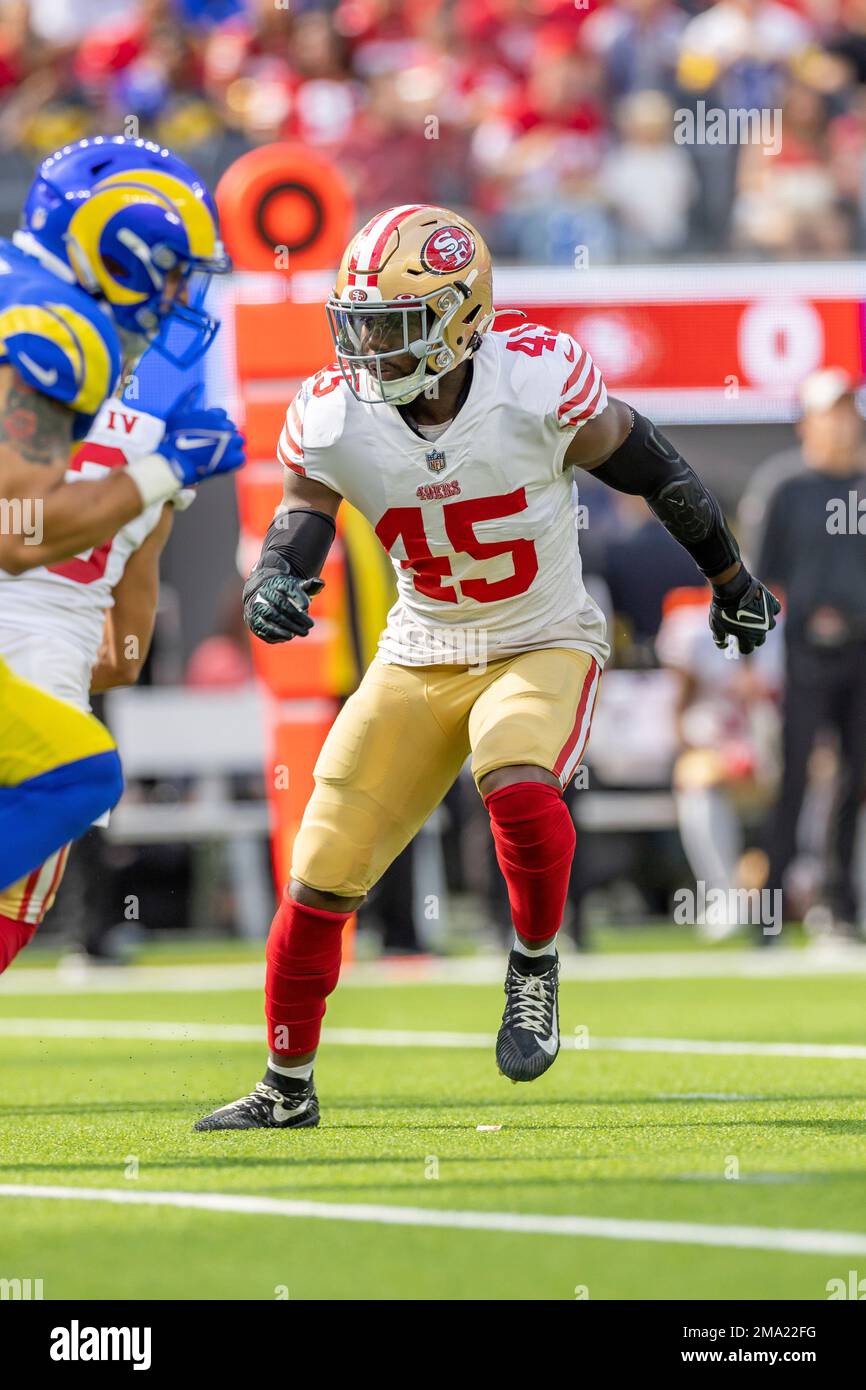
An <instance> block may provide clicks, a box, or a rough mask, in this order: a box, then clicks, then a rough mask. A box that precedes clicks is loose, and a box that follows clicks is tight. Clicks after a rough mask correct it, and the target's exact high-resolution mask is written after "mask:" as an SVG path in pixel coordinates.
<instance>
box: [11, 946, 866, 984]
mask: <svg viewBox="0 0 866 1390" xmlns="http://www.w3.org/2000/svg"><path fill="white" fill-rule="evenodd" d="M262 956H263V957H264V942H262ZM504 968H505V957H504V954H503V956H501V957H500V956H497V955H490V956H473V957H469V958H466V957H460V958H458V959H444V960H443V959H441V958H438V957H419V958H407V959H404V960H399V959H398V960H384V961H382V960H377V961H359V962H357V963H356V964H354V965H351V966H349V967H347V969H346V970H345V971H344V972H343V976H342V978H341V980H340V988H341V989H365V988H370V987H376V988H378V987H380V986H400V985H403V986H405V985H442V984H447V985H487V984H496V985H501V984H502V979H503V973H504ZM851 974H855V975H863V974H866V946H862V945H855V944H848V945H846V944H841V943H840V944H833V945H828V946H821V947H820V948H818V947H816V948H812V949H804V950H799V949H794V948H792V947H785V946H780V947H776V948H773V949H770V950H751V949H750V950H745V949H744V950H739V949H738V950H723V951H714V950H712V949H707V950H706V951H703V950H698V951H646V952H643V951H641V952H637V951H636V952H622V953H613V954H610V953H609V954H607V955H597V956H592V955H590V956H577V955H566V956H564V957H563V959H562V966H561V978H562V979H563V980H583V981H586V982H587V983H592V982H594V981H602V982H603V981H614V980H700V979H725V978H728V979H760V980H766V979H786V978H788V977H791V976H795V977H796V976H802V975H806V976H810V977H811V976H814V975H851ZM263 983H264V960H263V959H262V961H252V962H249V961H247V962H240V961H239V962H238V963H237V964H235V965H227V964H213V963H209V964H202V965H131V966H120V967H118V966H96V967H81V966H79V965H78V964H77V963H75V964H73V965H69V966H67V965H63V966H61V967H60V969H58V970H49V969H44V968H34V967H32V966H31V967H27V966H26V965H19V966H15V967H13V969H12V970H10V971H8V973H7V974H5V975H4V976H3V979H2V982H0V997H2V995H3V994H33V995H41V994H162V993H166V994H174V993H183V994H186V993H189V994H198V993H209V992H213V991H218V992H223V991H226V992H229V991H234V990H242V989H260V988H261V987H262V985H263Z"/></svg>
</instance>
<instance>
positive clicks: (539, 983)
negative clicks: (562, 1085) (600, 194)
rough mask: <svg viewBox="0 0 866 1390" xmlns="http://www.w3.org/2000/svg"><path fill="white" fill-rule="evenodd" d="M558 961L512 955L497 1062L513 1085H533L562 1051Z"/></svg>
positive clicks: (497, 1043)
mask: <svg viewBox="0 0 866 1390" xmlns="http://www.w3.org/2000/svg"><path fill="white" fill-rule="evenodd" d="M558 985H559V957H558V956H554V957H553V958H552V959H551V957H550V956H538V957H536V958H535V959H534V960H533V959H532V958H531V957H529V956H524V955H521V954H520V952H519V951H512V952H511V955H510V956H509V958H508V974H507V975H506V976H505V1013H504V1014H503V1015H502V1027H501V1028H500V1030H499V1036H498V1037H497V1039H496V1060H497V1062H498V1063H499V1070H500V1071H501V1073H502V1075H503V1076H507V1077H508V1079H509V1080H510V1081H534V1080H535V1078H536V1077H537V1076H541V1074H542V1072H545V1071H547V1068H548V1067H552V1066H553V1063H554V1062H555V1061H556V1054H557V1053H558V1051H559V996H558Z"/></svg>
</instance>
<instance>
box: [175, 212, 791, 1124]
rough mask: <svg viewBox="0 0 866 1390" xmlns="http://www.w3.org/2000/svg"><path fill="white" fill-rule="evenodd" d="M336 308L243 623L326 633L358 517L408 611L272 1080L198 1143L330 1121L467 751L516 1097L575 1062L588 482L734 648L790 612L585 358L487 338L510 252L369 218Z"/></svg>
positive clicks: (296, 411)
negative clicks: (329, 601) (321, 1065)
mask: <svg viewBox="0 0 866 1390" xmlns="http://www.w3.org/2000/svg"><path fill="white" fill-rule="evenodd" d="M327 308H328V320H329V324H330V327H331V333H332V337H333V340H334V344H335V348H336V353H337V366H335V367H329V368H325V369H324V370H322V371H321V372H319V373H317V374H316V375H315V376H313V377H311V378H309V379H308V380H307V381H305V382H304V383H303V384H302V386H301V388H300V390H299V391H298V393H297V395H296V397H295V399H294V400H293V401H292V403H291V404H290V406H289V409H288V411H287V415H286V424H285V428H284V429H283V432H282V435H281V437H280V441H279V445H278V449H277V453H278V457H279V459H280V460H281V462H282V464H283V466H284V468H285V473H284V488H283V502H282V506H281V507H280V508H279V509H278V511H277V515H276V516H275V518H274V521H273V523H272V525H271V527H270V528H269V530H268V532H267V535H266V537H265V540H264V544H263V547H262V554H261V558H260V559H259V561H258V563H257V565H256V566H255V568H254V570H253V573H252V575H251V576H250V578H249V580H248V581H247V585H246V589H245V602H244V611H245V615H246V621H247V624H248V626H249V627H250V629H251V631H252V632H253V633H254V634H255V635H256V636H258V637H260V638H261V639H262V640H265V641H268V642H283V641H287V640H289V639H291V638H293V637H296V636H304V635H305V634H306V633H308V632H309V631H310V628H311V627H312V625H313V619H312V617H311V616H310V613H309V611H308V610H309V608H310V601H311V599H312V598H313V596H314V595H315V594H316V593H317V592H318V591H319V589H320V588H321V580H320V579H319V575H320V573H321V570H322V567H323V565H324V562H325V559H326V557H327V554H328V552H329V550H330V547H331V544H332V542H333V539H334V534H335V521H334V518H335V517H336V514H337V511H338V509H339V507H340V504H341V501H342V500H343V499H344V498H345V499H346V500H347V501H349V502H350V503H351V504H352V505H354V506H355V507H357V509H358V510H359V511H360V512H361V513H362V514H363V515H364V516H366V517H367V519H368V521H369V522H370V523H371V525H372V526H373V527H374V529H375V531H376V534H377V536H378V538H379V540H380V542H381V544H382V546H383V547H384V549H385V550H386V551H388V552H389V553H390V555H391V558H392V563H393V566H394V570H395V573H396V577H397V590H398V599H397V602H396V604H395V605H394V607H393V608H392V609H391V613H390V614H389V618H388V623H387V625H386V627H385V631H384V632H383V634H382V636H381V638H380V642H379V651H378V655H377V657H376V659H375V660H374V661H373V662H372V663H371V664H370V666H369V668H368V670H367V672H366V674H365V676H364V679H363V680H362V682H361V685H360V687H359V688H358V690H357V691H356V692H355V694H354V695H353V696H352V697H351V699H349V700H348V701H347V702H346V704H345V705H344V707H343V709H342V710H341V711H340V713H339V715H338V716H337V719H336V721H335V722H334V724H333V726H332V728H331V730H330V733H329V734H328V737H327V739H326V740H325V743H324V746H323V748H322V751H321V753H320V756H319V759H318V761H317V764H316V768H315V789H314V791H313V794H312V797H311V799H310V801H309V803H308V805H307V808H306V811H305V813H304V817H303V821H302V824H301V828H300V831H299V833H298V836H297V838H296V840H295V844H294V853H293V863H292V873H291V881H290V884H289V886H288V889H287V891H286V893H285V895H284V897H283V899H282V902H281V904H280V907H279V909H278V911H277V914H276V917H275V918H274V922H273V924H272V927H271V933H270V936H269V940H268V948H267V975H266V986H265V999H266V1006H265V1007H266V1014H267V1019H268V1041H269V1045H270V1053H269V1057H268V1062H267V1068H266V1071H265V1075H264V1078H263V1080H262V1081H261V1082H259V1083H258V1085H257V1086H256V1088H255V1090H253V1091H252V1092H251V1093H250V1094H249V1095H246V1096H243V1097H242V1098H241V1099H240V1100H238V1101H235V1102H233V1103H231V1104H228V1105H224V1106H221V1107H219V1108H218V1109H217V1110H215V1111H214V1112H213V1113H212V1114H210V1115H207V1116H205V1117H203V1118H202V1119H201V1120H199V1121H198V1123H197V1125H196V1128H197V1129H199V1130H225V1129H258V1128H289V1127H301V1126H309V1125H315V1124H317V1123H318V1118H319V1109H318V1100H317V1097H316V1092H315V1085H314V1080H313V1067H314V1062H315V1055H316V1049H317V1046H318V1042H319V1036H320V1031H321V1022H322V1017H323V1015H324V1012H325V1006H326V1000H327V997H328V995H329V994H330V993H331V992H332V991H333V989H334V988H335V987H336V984H337V980H338V977H339V972H340V960H341V938H342V931H343V927H344V925H345V923H346V922H347V920H348V918H349V916H350V915H351V913H352V912H353V911H354V910H355V909H356V908H357V907H359V906H360V904H361V903H362V902H363V900H364V898H365V896H366V894H367V893H368V891H369V890H370V888H371V887H372V886H373V885H374V884H375V883H376V882H377V881H378V879H379V878H380V877H381V875H382V873H383V872H384V870H385V869H386V868H387V866H388V865H389V864H391V863H392V862H393V861H394V859H395V858H396V856H397V855H398V854H399V853H400V851H401V850H402V849H403V847H404V846H405V845H406V844H407V843H408V842H409V840H411V839H412V837H413V835H414V834H415V833H416V832H417V830H418V829H419V827H420V826H421V825H422V824H423V823H424V821H425V820H426V819H427V817H428V816H429V815H430V813H431V812H432V811H433V810H434V809H435V807H436V806H437V805H438V804H439V803H440V801H441V800H442V798H443V796H444V795H445V793H446V792H447V791H448V790H449V788H450V787H451V786H452V784H453V783H454V781H455V779H456V777H457V774H458V772H459V771H460V768H461V766H462V765H463V763H464V762H465V760H466V757H467V755H469V754H470V753H471V755H472V773H473V776H474V779H475V782H476V785H477V787H478V790H479V793H480V795H481V797H482V799H483V800H484V803H485V806H486V808H487V812H488V814H489V816H490V822H491V828H492V833H493V836H494V840H495V842H496V850H497V858H498V860H499V866H500V869H501V872H502V874H503V877H504V879H505V881H506V884H507V887H508V895H509V901H510V904H511V913H512V921H513V924H514V930H515V935H514V942H513V947H512V950H511V953H510V956H509V958H508V963H507V967H506V978H505V997H506V1003H505V1010H504V1013H503V1018H502V1025H501V1027H500V1030H499V1034H498V1037H497V1043H496V1060H497V1064H498V1066H499V1069H500V1071H501V1072H502V1073H503V1074H504V1075H505V1076H506V1077H508V1078H509V1079H510V1080H512V1081H515V1082H516V1081H532V1080H534V1079H536V1078H537V1077H539V1076H540V1075H542V1073H543V1072H545V1071H546V1070H547V1069H548V1067H550V1066H551V1065H552V1064H553V1062H554V1061H555V1059H556V1056H557V1053H558V1051H559V1014H558V995H557V985H558V970H559V965H558V957H557V953H556V937H557V933H558V931H559V928H560V925H561V921H562V915H563V908H564V904H565V898H566V893H567V890H568V881H569V874H570V871H571V861H572V855H573V851H574V844H575V832H574V825H573V823H572V820H571V816H570V815H569V812H568V808H567V806H566V804H565V802H564V800H563V790H564V788H565V787H566V786H567V785H568V783H569V781H570V780H571V778H572V776H573V775H574V773H575V771H576V770H577V768H578V767H579V766H580V762H581V758H582V755H583V752H584V749H585V747H586V744H587V740H588V738H589V730H590V724H591V720H592V713H593V708H594V703H595V697H596V694H597V691H598V686H599V680H600V676H601V667H602V665H603V663H604V661H605V660H606V658H607V655H608V650H609V649H608V646H607V642H606V640H605V630H604V620H603V618H602V615H601V613H600V611H599V609H598V608H597V606H596V605H595V604H594V603H593V601H592V600H591V599H590V597H589V595H588V594H587V592H586V589H585V587H584V584H583V580H582V576H581V565H580V555H579V551H578V546H577V527H576V519H577V518H576V514H575V510H574V497H573V492H574V489H573V478H574V474H573V471H572V470H573V469H590V470H593V471H595V473H596V476H597V477H598V478H599V479H600V481H602V482H604V483H606V484H607V485H608V486H610V487H613V488H615V489H617V490H618V491H622V492H626V493H632V494H638V495H640V496H644V497H646V498H647V499H648V501H649V503H650V506H651V507H652V509H653V511H654V512H655V515H656V516H657V517H658V518H659V520H660V521H661V522H662V524H663V525H664V526H665V527H666V528H667V529H668V530H669V531H670V532H671V533H672V534H673V536H674V537H675V538H676V539H677V540H678V541H679V542H680V543H681V544H682V545H683V546H684V547H685V549H686V550H687V551H688V552H689V554H690V555H691V557H692V559H693V560H694V562H695V564H696V565H697V567H698V569H699V570H700V571H702V572H703V574H704V575H705V576H706V577H707V578H708V579H709V580H710V581H711V583H712V585H713V597H712V602H711V606H710V613H709V618H710V626H711V629H712V633H713V640H714V641H715V643H716V645H717V646H719V647H725V646H726V645H727V643H728V641H729V639H733V640H735V641H737V642H738V643H739V644H740V647H741V649H742V651H743V652H744V653H746V652H750V651H752V650H753V649H754V647H756V646H760V645H761V643H763V642H764V640H765V638H766V636H767V633H768V632H769V631H770V630H771V628H773V627H774V626H775V614H776V612H778V609H779V605H778V603H777V601H776V600H775V598H774V597H773V596H772V595H771V594H770V593H769V591H768V590H767V589H766V588H765V587H764V586H763V585H762V584H761V583H760V582H759V581H757V580H755V579H754V578H753V577H752V575H751V574H749V572H748V571H747V570H746V568H745V567H744V566H743V564H742V562H741V560H740V556H739V550H738V548H737V545H736V542H735V541H734V538H733V536H732V535H731V533H730V531H729V530H728V527H727V525H726V523H725V520H724V517H723V515H722V513H721V509H720V508H719V505H718V503H717V502H716V500H715V498H713V497H712V496H711V494H710V493H709V492H707V490H706V488H705V487H704V486H703V484H702V483H701V482H700V480H699V479H698V477H697V476H696V474H695V473H694V472H693V470H692V469H691V468H689V466H688V464H687V463H686V462H685V460H684V459H683V458H681V457H680V455H679V453H678V452H677V450H676V449H675V448H674V447H673V445H672V444H671V443H670V442H669V441H668V440H666V439H665V438H664V436H663V435H661V434H659V433H658V431H657V430H656V429H655V427H654V426H653V425H652V424H651V423H650V421H648V420H646V419H644V418H643V417H642V416H641V415H640V414H639V413H638V412H637V411H635V410H633V409H632V408H631V407H629V406H628V405H626V404H625V403H624V402H622V401H614V400H611V401H609V400H608V397H607V392H606V390H605V386H604V382H603V380H602V377H601V374H600V372H599V370H598V368H597V367H596V366H595V365H594V363H593V361H592V359H591V357H590V356H589V354H588V353H587V352H586V351H585V350H584V349H583V348H582V347H581V346H580V344H579V343H577V342H576V341H575V340H574V339H573V338H572V337H571V336H570V335H569V334H567V333H562V332H554V331H552V330H551V329H549V328H546V327H544V326H543V325H541V324H535V323H520V324H519V325H518V327H516V328H512V329H511V330H510V331H507V332H494V331H492V325H493V320H494V308H493V285H492V267H491V264H490V255H489V252H488V250H487V247H486V246H485V244H484V242H483V241H482V240H481V238H480V236H479V234H478V232H477V231H476V230H475V228H474V227H473V226H471V225H470V224H469V223H468V222H466V221H465V220H464V219H463V218H461V217H459V216H457V215H456V214H455V213H453V212H449V211H448V210H447V209H445V208H441V207H433V206H428V205H424V204H422V205H418V204H409V205H406V206H402V207H397V208H390V209H388V210H387V211H385V212H383V213H380V214H378V215H377V216H375V217H373V218H372V219H371V221H370V222H368V223H367V224H366V225H365V226H364V227H363V228H362V229H361V231H360V232H359V233H358V234H357V235H356V236H355V237H354V238H353V239H352V241H351V242H350V244H349V246H348V247H347V249H346V252H345V254H344V257H343V261H342V264H341V266H340V270H339V272H338V276H337V283H336V286H335V288H334V291H333V293H332V295H331V297H330V299H329V301H328V306H327Z"/></svg>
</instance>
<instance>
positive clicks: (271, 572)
mask: <svg viewBox="0 0 866 1390" xmlns="http://www.w3.org/2000/svg"><path fill="white" fill-rule="evenodd" d="M342 500H343V499H342V498H341V497H340V495H339V494H338V493H336V492H334V491H332V489H331V488H329V487H325V485H324V484H323V483H317V482H316V481H315V480H314V479H313V478H304V477H301V476H299V475H298V474H297V473H293V472H292V471H291V470H290V469H288V468H287V469H286V470H285V475H284V479H283V500H282V502H281V503H280V505H279V507H278V508H277V512H276V515H275V517H274V519H273V521H272V522H271V525H270V526H269V528H268V531H267V534H266V536H265V539H264V541H263V542H262V553H261V555H260V556H259V558H258V560H257V561H256V564H255V565H254V566H253V570H252V573H251V574H250V577H249V579H248V580H247V582H246V584H245V585H244V622H245V623H246V625H247V627H248V628H249V630H250V632H252V633H253V635H254V636H255V637H259V638H260V639H261V640H262V641H263V642H271V643H274V642H290V641H291V640H292V638H293V637H306V635H307V633H308V632H309V631H310V628H311V627H312V626H313V620H312V618H311V617H310V615H309V612H308V611H307V610H308V609H309V606H310V599H311V598H312V597H313V595H315V594H317V593H319V591H320V590H321V589H322V588H323V587H324V586H323V584H322V581H321V579H320V578H319V575H320V574H321V572H322V567H323V565H324V563H325V560H326V559H327V557H328V551H329V550H330V548H331V544H332V542H333V539H334V536H335V534H336V521H335V518H336V515H337V511H338V510H339V506H340V503H341V501H342Z"/></svg>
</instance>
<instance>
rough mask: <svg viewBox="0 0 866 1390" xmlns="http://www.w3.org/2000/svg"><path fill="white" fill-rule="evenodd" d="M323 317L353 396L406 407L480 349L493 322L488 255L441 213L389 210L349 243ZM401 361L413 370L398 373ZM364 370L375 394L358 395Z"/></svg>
mask: <svg viewBox="0 0 866 1390" xmlns="http://www.w3.org/2000/svg"><path fill="white" fill-rule="evenodd" d="M327 313H328V323H329V326H330V329H331V336H332V337H333V339H334V346H335V348H336V352H337V361H338V362H339V364H340V367H341V369H342V372H343V376H344V377H345V379H346V382H347V384H348V386H349V389H350V390H351V391H352V393H353V394H354V395H355V396H357V397H358V399H359V400H372V401H374V402H378V403H384V404H386V405H405V404H406V403H407V402H408V401H411V400H414V399H415V397H416V396H418V395H420V393H421V392H422V391H423V390H424V389H425V388H426V387H428V386H429V385H430V384H431V382H432V381H433V380H434V379H435V378H436V377H439V376H443V375H444V374H445V373H446V372H450V371H453V369H454V368H455V367H456V366H458V365H459V363H460V362H463V361H465V360H466V358H467V357H469V356H471V354H472V353H473V352H475V351H477V349H478V347H479V346H480V343H481V338H482V335H483V334H484V333H486V332H487V330H488V328H489V327H490V325H491V323H492V322H493V317H494V315H493V275H492V269H491V265H490V252H489V251H488V249H487V247H486V245H485V244H484V242H483V241H482V239H481V237H480V236H479V235H478V233H477V231H476V230H475V228H474V227H473V226H472V225H471V223H469V222H467V221H466V219H465V218H463V217H458V215H457V214H456V213H453V212H449V211H448V209H447V208H438V207H430V206H429V205H425V204H418V203H413V204H411V205H408V206H406V207H398V208H389V209H388V210H387V211H386V212H380V213H379V214H378V216H376V217H373V218H371V220H370V221H369V222H368V223H367V225H366V227H362V228H361V230H360V232H358V233H357V235H356V236H355V237H353V238H352V240H351V241H350V242H349V245H348V246H347V247H346V251H345V253H344V255H343V260H342V262H341V264H340V269H339V273H338V275H337V283H336V285H335V286H334V290H333V293H332V295H331V297H330V299H329V300H328V303H327ZM407 356H411V357H412V358H414V359H415V361H416V365H415V366H414V368H413V369H412V370H411V371H410V372H408V374H402V375H401V374H399V372H398V368H399V366H400V365H402V364H400V363H399V362H398V361H397V359H399V358H403V357H407ZM383 366H384V374H383ZM362 371H364V372H367V373H368V374H369V376H370V380H371V382H372V386H373V391H372V394H366V393H365V394H364V395H362V394H361V391H360V384H361V383H360V373H361V372H362Z"/></svg>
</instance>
